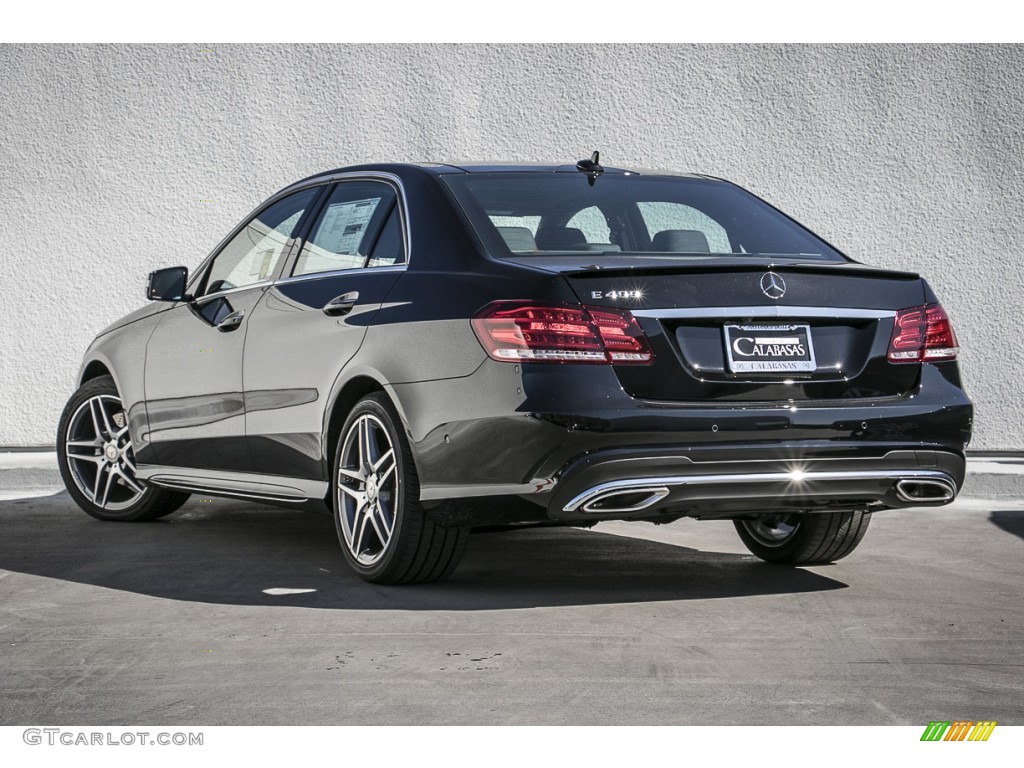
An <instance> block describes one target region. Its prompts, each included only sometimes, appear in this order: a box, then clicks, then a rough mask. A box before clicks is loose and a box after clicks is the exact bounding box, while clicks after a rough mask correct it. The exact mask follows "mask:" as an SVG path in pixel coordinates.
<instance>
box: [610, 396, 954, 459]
mask: <svg viewBox="0 0 1024 768" xmlns="http://www.w3.org/2000/svg"><path fill="white" fill-rule="evenodd" d="M779 407H781V408H783V409H784V410H788V409H789V407H790V403H785V404H784V405H782V404H780V405H779ZM748 410H749V409H748ZM919 451H929V452H934V453H935V454H936V457H939V456H942V455H945V456H950V457H952V458H954V459H959V458H960V457H958V456H957V455H956V454H955V453H953V452H952V451H944V450H942V449H941V448H894V449H893V450H891V451H886V452H885V453H883V454H882V455H881V456H814V457H811V458H808V457H806V456H786V457H776V458H773V459H720V458H717V457H715V458H711V459H693V458H691V457H690V456H679V455H673V454H663V455H660V456H626V457H623V458H621V459H609V460H607V461H606V462H605V463H604V465H605V466H607V465H608V464H618V463H622V462H627V461H661V460H664V459H668V460H671V461H675V462H679V463H686V464H692V465H693V466H700V465H701V464H769V463H776V464H779V463H785V462H789V463H790V464H794V465H795V464H803V465H808V464H815V463H817V462H819V461H863V462H872V461H895V460H897V459H899V458H906V459H908V460H910V459H913V460H915V461H916V460H917V456H916V454H917V453H918V452H919ZM901 454H902V456H901ZM851 471H858V472H859V471H862V470H851Z"/></svg>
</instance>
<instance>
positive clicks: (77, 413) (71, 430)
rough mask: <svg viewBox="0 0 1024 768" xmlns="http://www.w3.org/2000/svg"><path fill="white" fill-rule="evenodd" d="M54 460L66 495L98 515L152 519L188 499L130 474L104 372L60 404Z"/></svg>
mask: <svg viewBox="0 0 1024 768" xmlns="http://www.w3.org/2000/svg"><path fill="white" fill-rule="evenodd" d="M57 463H58V466H59V467H60V476H61V478H62V479H63V480H64V487H65V488H67V489H68V493H69V494H70V495H71V498H72V499H74V501H75V503H76V504H77V505H78V506H79V507H81V508H82V510H83V511H84V512H86V513H87V514H89V515H92V516H93V517H95V518H97V519H98V520H110V521H117V522H139V521H142V520H156V519H157V518H158V517H164V516H165V515H169V514H171V513H172V512H174V511H175V510H176V509H178V508H179V507H180V506H181V505H182V504H184V503H185V502H186V501H188V496H189V495H188V494H187V493H178V492H176V491H169V490H166V489H163V488H157V487H156V486H152V485H147V484H146V483H145V482H144V481H142V480H138V479H137V478H136V477H135V452H134V449H133V447H132V441H131V435H130V434H129V433H128V424H127V414H126V413H125V411H124V407H123V406H122V404H121V397H120V395H119V394H118V391H117V387H116V386H115V385H114V380H113V379H112V378H111V377H110V376H100V377H98V378H95V379H90V380H89V381H87V382H86V383H85V384H83V385H82V386H81V387H79V388H78V391H77V392H75V394H73V395H72V396H71V399H70V400H68V403H67V405H65V406H64V411H63V413H62V414H61V417H60V424H59V425H58V427H57Z"/></svg>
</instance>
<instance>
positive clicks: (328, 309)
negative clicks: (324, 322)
mask: <svg viewBox="0 0 1024 768" xmlns="http://www.w3.org/2000/svg"><path fill="white" fill-rule="evenodd" d="M357 301H359V292H358V291H350V292H349V293H343V294H341V296H335V297H334V298H333V299H331V300H330V301H328V302H327V303H326V304H324V314H325V315H331V316H332V317H338V316H339V315H347V314H348V313H349V312H351V311H352V307H354V306H355V305H356V302H357Z"/></svg>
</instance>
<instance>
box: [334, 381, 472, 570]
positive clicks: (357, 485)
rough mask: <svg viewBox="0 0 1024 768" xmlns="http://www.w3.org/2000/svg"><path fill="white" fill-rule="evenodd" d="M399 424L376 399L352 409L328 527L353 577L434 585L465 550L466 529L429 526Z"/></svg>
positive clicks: (336, 461) (336, 465)
mask: <svg viewBox="0 0 1024 768" xmlns="http://www.w3.org/2000/svg"><path fill="white" fill-rule="evenodd" d="M401 424H402V422H401V419H400V418H399V416H398V414H397V413H396V412H395V409H394V406H393V405H392V404H391V402H390V401H389V400H388V399H387V397H385V396H384V395H383V394H382V393H374V394H371V395H367V396H366V397H365V398H364V399H362V400H360V401H359V402H358V403H356V405H355V406H354V407H353V408H352V410H351V412H350V413H349V415H348V418H347V419H346V420H345V425H344V426H343V427H342V430H341V437H340V439H339V440H338V444H337V448H336V450H335V455H334V472H333V488H334V520H335V524H336V527H337V529H338V539H339V540H340V541H341V547H342V551H343V552H344V553H345V559H346V560H348V563H349V565H350V566H352V568H353V570H355V572H356V573H358V574H359V575H360V576H361V577H362V578H364V579H366V580H367V581H372V582H376V583H378V584H413V583H420V582H426V581H437V580H438V579H443V578H444V577H445V576H447V575H448V574H449V573H451V572H452V571H453V570H454V569H455V566H456V565H458V563H459V560H460V559H461V558H462V554H463V552H464V551H465V548H466V542H467V540H468V538H469V535H468V534H469V532H468V529H466V528H462V527H448V526H445V525H442V524H441V523H439V522H437V521H435V520H432V519H431V518H430V516H429V515H428V514H427V512H426V511H425V510H424V509H423V507H422V505H421V504H420V500H419V491H420V489H419V478H418V476H417V474H416V466H415V464H414V463H413V460H412V452H411V450H410V448H409V441H408V440H407V438H406V436H405V433H404V431H403V430H402V428H401Z"/></svg>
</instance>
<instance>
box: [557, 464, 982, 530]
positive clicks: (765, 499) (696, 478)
mask: <svg viewBox="0 0 1024 768" xmlns="http://www.w3.org/2000/svg"><path fill="white" fill-rule="evenodd" d="M750 448H751V449H754V448H755V447H754V446H751V447H750ZM727 453H728V455H723V456H718V457H714V456H709V455H707V454H705V455H704V456H703V457H701V458H697V459H696V460H695V458H694V456H693V454H692V453H691V454H690V455H685V454H684V453H683V452H676V453H672V452H662V453H661V454H658V455H654V454H650V453H644V452H635V451H628V450H625V451H609V452H600V453H596V454H592V455H589V456H586V457H584V458H581V459H580V460H579V461H577V462H575V463H574V464H573V465H572V466H570V467H567V468H566V471H565V472H564V473H562V475H561V476H560V477H559V480H558V483H557V484H556V486H555V487H554V488H553V490H552V491H551V493H550V495H549V498H548V499H547V515H548V517H549V518H551V519H553V520H601V519H623V518H642V519H654V520H657V519H658V518H659V517H663V516H671V517H678V516H680V515H685V516H689V517H708V518H713V517H736V516H743V515H744V514H748V515H749V514H755V513H762V512H772V511H786V510H790V511H796V510H799V511H827V510H833V511H834V510H837V509H862V510H863V509H867V510H879V509H885V508H892V507H906V506H924V505H941V504H948V503H950V502H951V501H953V499H954V498H955V497H956V494H957V493H958V492H959V489H960V487H961V486H962V485H963V478H964V471H965V461H964V456H963V454H958V453H953V452H949V451H944V450H906V449H904V450H891V451H884V452H881V453H879V452H875V451H872V452H866V454H865V455H863V456H850V455H849V452H848V451H847V452H845V454H846V455H834V456H829V455H828V451H827V450H823V449H815V448H812V447H810V446H797V445H790V446H785V447H784V446H779V447H777V448H776V449H775V450H773V451H772V453H774V454H776V455H775V456H774V457H773V458H760V459H750V458H749V456H750V453H751V451H743V450H742V449H730V450H729V451H728V452H727ZM743 453H746V454H747V458H742V455H743ZM761 454H762V455H763V454H764V451H763V448H762V449H761ZM872 454H874V455H872Z"/></svg>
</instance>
